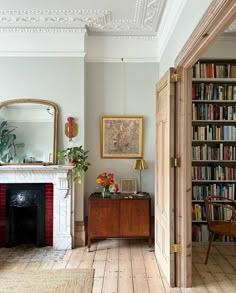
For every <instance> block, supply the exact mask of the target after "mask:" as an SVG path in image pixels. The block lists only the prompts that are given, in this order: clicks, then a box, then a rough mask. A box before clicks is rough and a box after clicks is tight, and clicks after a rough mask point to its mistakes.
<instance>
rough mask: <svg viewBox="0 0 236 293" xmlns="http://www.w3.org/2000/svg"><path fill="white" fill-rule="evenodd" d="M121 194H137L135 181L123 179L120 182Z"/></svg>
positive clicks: (134, 179)
mask: <svg viewBox="0 0 236 293" xmlns="http://www.w3.org/2000/svg"><path fill="white" fill-rule="evenodd" d="M120 189H121V193H137V179H136V178H124V179H121V180H120Z"/></svg>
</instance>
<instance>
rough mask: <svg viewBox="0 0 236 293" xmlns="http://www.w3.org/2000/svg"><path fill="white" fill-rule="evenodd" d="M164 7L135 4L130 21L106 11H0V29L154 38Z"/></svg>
mask: <svg viewBox="0 0 236 293" xmlns="http://www.w3.org/2000/svg"><path fill="white" fill-rule="evenodd" d="M165 4H166V1H165V0H137V1H136V3H135V5H134V19H113V18H112V12H111V11H108V10H1V11H0V28H8V29H10V28H13V27H14V28H15V29H16V28H22V27H27V28H36V27H37V28H45V27H47V28H52V27H53V28H57V27H60V28H63V29H64V28H72V29H74V28H75V29H78V28H86V29H87V31H88V35H93V36H95V35H99V36H100V35H103V36H104V35H105V36H106V35H109V36H118V35H128V36H129V35H130V36H142V35H145V36H156V35H157V29H158V25H159V23H160V19H161V15H162V13H163V10H164V8H165ZM9 32H11V31H10V30H9ZM18 32H19V33H20V32H21V31H20V30H19V31H18ZM36 32H37V31H36ZM59 32H60V31H59Z"/></svg>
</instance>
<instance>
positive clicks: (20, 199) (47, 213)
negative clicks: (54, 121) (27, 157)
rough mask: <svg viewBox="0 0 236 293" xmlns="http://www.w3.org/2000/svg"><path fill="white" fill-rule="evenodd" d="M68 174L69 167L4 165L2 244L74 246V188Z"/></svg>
mask: <svg viewBox="0 0 236 293" xmlns="http://www.w3.org/2000/svg"><path fill="white" fill-rule="evenodd" d="M68 175H70V168H68V167H66V166H28V165H27V166H11V165H10V166H0V245H1V246H5V245H7V246H12V245H16V244H20V243H34V244H35V245H37V246H44V245H51V246H53V247H54V248H56V249H71V248H73V240H74V188H73V184H72V181H71V179H70V176H68ZM22 226H24V227H23V228H22ZM3 243H4V244H5V245H3Z"/></svg>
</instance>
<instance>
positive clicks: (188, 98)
mask: <svg viewBox="0 0 236 293" xmlns="http://www.w3.org/2000/svg"><path fill="white" fill-rule="evenodd" d="M218 4H219V3H218ZM215 8H216V4H215V3H214V5H210V7H209V9H208V11H207V12H206V13H205V15H204V16H203V19H202V20H201V21H200V23H199V25H198V26H197V27H196V29H195V30H194V32H193V33H192V35H191V37H190V38H189V40H188V41H187V43H186V44H185V46H184V47H183V49H182V50H181V52H180V54H179V55H178V56H177V58H176V62H175V66H176V68H177V69H178V71H179V73H180V74H181V82H180V83H179V84H178V85H177V116H178V117H177V125H178V130H177V132H178V135H177V136H178V137H179V139H178V140H177V142H176V143H177V155H179V156H180V157H181V166H180V168H178V170H177V171H176V181H177V189H176V199H177V202H178V205H177V216H176V221H177V231H176V235H177V242H179V243H181V244H182V253H181V254H177V256H176V275H177V284H178V286H183V287H188V286H191V285H194V283H195V281H196V279H195V277H197V273H196V266H195V265H193V264H194V261H195V260H196V256H195V254H194V253H195V250H194V248H193V249H192V247H193V246H194V245H192V221H191V220H190V219H192V108H193V105H192V66H193V65H194V64H195V63H196V62H197V61H198V60H199V59H202V58H209V55H208V54H210V52H211V54H212V52H213V51H212V50H213V49H212V48H216V46H220V43H222V41H223V40H224V37H225V35H222V33H223V32H224V31H225V30H226V28H227V27H228V26H229V25H230V24H231V23H232V22H233V21H234V20H235V19H236V3H233V2H232V1H224V3H220V4H219V5H218V7H217V8H218V9H215ZM209 16H210V17H209ZM231 37H232V36H231ZM228 41H229V40H228ZM232 41H233V40H232ZM221 46H222V44H221ZM223 48H226V47H225V45H223ZM214 50H215V49H214ZM222 51H223V52H224V49H223V50H222V49H221V50H220V51H219V52H220V53H222ZM226 51H227V50H225V52H226ZM234 51H235V50H234ZM225 52H224V53H225ZM215 53H216V52H215ZM215 53H214V54H215ZM211 57H212V58H215V59H216V58H222V59H223V57H220V55H218V56H216V55H215V56H213V54H212V56H211ZM226 58H228V59H236V56H233V55H232V56H228V57H225V59H226ZM201 249H202V248H200V250H201ZM205 253H206V249H204V253H203V256H202V257H203V258H205ZM211 253H213V254H214V251H213V252H211ZM222 253H223V254H224V252H222ZM197 260H199V258H198V257H197ZM225 265H226V266H227V264H225ZM211 268H212V270H214V269H216V268H217V267H216V266H215V265H214V264H213V263H211ZM227 268H228V267H227ZM218 269H219V267H218ZM231 269H232V265H231ZM189 272H192V274H190V273H189ZM198 272H201V274H202V275H200V276H201V277H202V276H204V279H205V282H206V284H207V283H209V282H210V283H212V282H214V280H216V287H217V286H218V285H217V281H219V280H220V277H222V276H223V275H224V271H220V269H219V271H217V270H215V271H214V272H213V271H212V274H214V278H213V279H212V276H210V275H209V268H207V267H206V265H205V264H204V263H202V264H201V265H200V266H199V268H198ZM232 272H233V271H232ZM217 274H218V275H217ZM232 275H234V277H236V274H235V272H234V273H232ZM198 276H199V274H198ZM235 280H236V278H235ZM232 284H233V281H232V280H230V285H232ZM203 285H204V286H205V284H204V283H203ZM232 286H233V288H234V289H235V288H236V287H234V285H232ZM206 289H207V288H206Z"/></svg>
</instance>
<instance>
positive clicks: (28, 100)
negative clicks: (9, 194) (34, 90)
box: [0, 99, 58, 165]
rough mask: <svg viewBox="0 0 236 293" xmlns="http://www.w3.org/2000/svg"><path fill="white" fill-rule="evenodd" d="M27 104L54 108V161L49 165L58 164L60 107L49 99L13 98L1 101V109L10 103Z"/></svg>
mask: <svg viewBox="0 0 236 293" xmlns="http://www.w3.org/2000/svg"><path fill="white" fill-rule="evenodd" d="M16 103H18V104H26V103H32V104H42V105H46V106H48V105H49V106H51V107H53V109H54V121H53V123H54V125H53V129H54V131H53V161H52V163H50V162H48V163H46V164H47V165H56V158H57V154H56V153H57V128H58V125H57V124H58V107H57V105H56V104H55V103H53V102H51V101H48V100H41V99H13V100H6V101H4V102H0V109H1V108H2V107H3V106H7V105H10V104H16ZM2 165H22V163H14V164H9V163H6V164H2ZM24 165H32V164H29V163H24ZM41 165H45V163H41Z"/></svg>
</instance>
